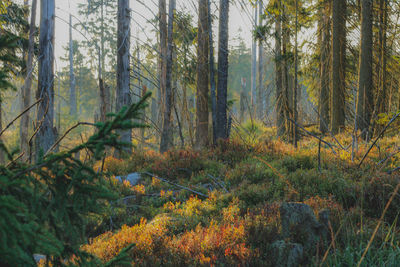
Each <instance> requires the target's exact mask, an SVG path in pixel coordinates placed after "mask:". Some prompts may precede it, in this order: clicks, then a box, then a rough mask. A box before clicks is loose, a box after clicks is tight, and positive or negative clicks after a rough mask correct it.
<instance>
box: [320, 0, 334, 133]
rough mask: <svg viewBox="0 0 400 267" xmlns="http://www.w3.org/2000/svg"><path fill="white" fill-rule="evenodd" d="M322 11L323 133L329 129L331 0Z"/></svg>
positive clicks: (321, 110)
mask: <svg viewBox="0 0 400 267" xmlns="http://www.w3.org/2000/svg"><path fill="white" fill-rule="evenodd" d="M322 2H323V3H322V4H323V7H322V8H323V10H322V11H321V22H322V23H321V24H322V25H321V27H320V30H321V47H320V51H321V57H320V70H321V73H320V94H319V129H320V131H321V132H322V133H326V132H328V130H329V68H330V64H329V63H330V57H329V54H330V45H329V43H330V38H331V36H330V19H329V1H326V0H323V1H322Z"/></svg>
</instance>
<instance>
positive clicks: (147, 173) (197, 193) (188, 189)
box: [142, 172, 208, 198]
mask: <svg viewBox="0 0 400 267" xmlns="http://www.w3.org/2000/svg"><path fill="white" fill-rule="evenodd" d="M142 174H146V175H148V176H151V177H155V178H157V179H159V180H161V181H163V182H166V183H167V184H170V185H173V186H176V187H179V188H182V189H185V190H187V191H190V192H192V193H194V194H196V195H199V196H202V197H205V198H208V196H207V195H205V194H203V193H200V192H197V191H194V190H192V189H190V188H189V187H185V186H183V185H179V184H176V183H173V182H171V181H169V180H167V179H164V178H161V177H158V176H157V175H155V174H152V173H149V172H142Z"/></svg>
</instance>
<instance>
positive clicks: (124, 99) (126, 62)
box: [116, 0, 132, 156]
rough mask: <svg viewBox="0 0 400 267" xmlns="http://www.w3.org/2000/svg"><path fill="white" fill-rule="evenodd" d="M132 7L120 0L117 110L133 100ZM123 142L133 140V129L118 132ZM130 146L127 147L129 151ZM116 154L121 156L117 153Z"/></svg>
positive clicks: (126, 1)
mask: <svg viewBox="0 0 400 267" xmlns="http://www.w3.org/2000/svg"><path fill="white" fill-rule="evenodd" d="M130 35H131V33H130V8H129V0H118V37H117V49H118V50H117V98H116V111H117V112H119V111H120V110H121V109H122V107H124V106H129V105H130V104H131V102H132V100H131V95H130V71H129V70H130V67H131V66H130V56H129V48H130ZM118 133H119V135H120V140H121V141H122V142H125V143H128V144H130V143H131V142H132V130H121V131H119V132H118ZM129 151H130V147H127V148H126V149H125V152H129ZM116 156H120V155H119V153H116Z"/></svg>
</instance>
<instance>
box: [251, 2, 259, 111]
mask: <svg viewBox="0 0 400 267" xmlns="http://www.w3.org/2000/svg"><path fill="white" fill-rule="evenodd" d="M257 17H258V12H257V4H256V5H255V7H254V31H255V30H256V29H257V23H258V18H257ZM256 98H257V42H256V40H255V39H254V38H253V44H252V48H251V112H252V113H253V114H254V115H256V112H255V111H256Z"/></svg>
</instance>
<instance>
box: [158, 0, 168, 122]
mask: <svg viewBox="0 0 400 267" xmlns="http://www.w3.org/2000/svg"><path fill="white" fill-rule="evenodd" d="M158 8H159V32H160V55H159V69H160V73H159V75H160V77H159V80H160V88H159V100H160V101H159V105H160V107H161V110H160V118H159V125H160V128H162V126H163V125H162V124H163V118H164V114H165V103H164V100H165V87H166V81H167V4H166V1H165V0H159V1H158Z"/></svg>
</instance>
